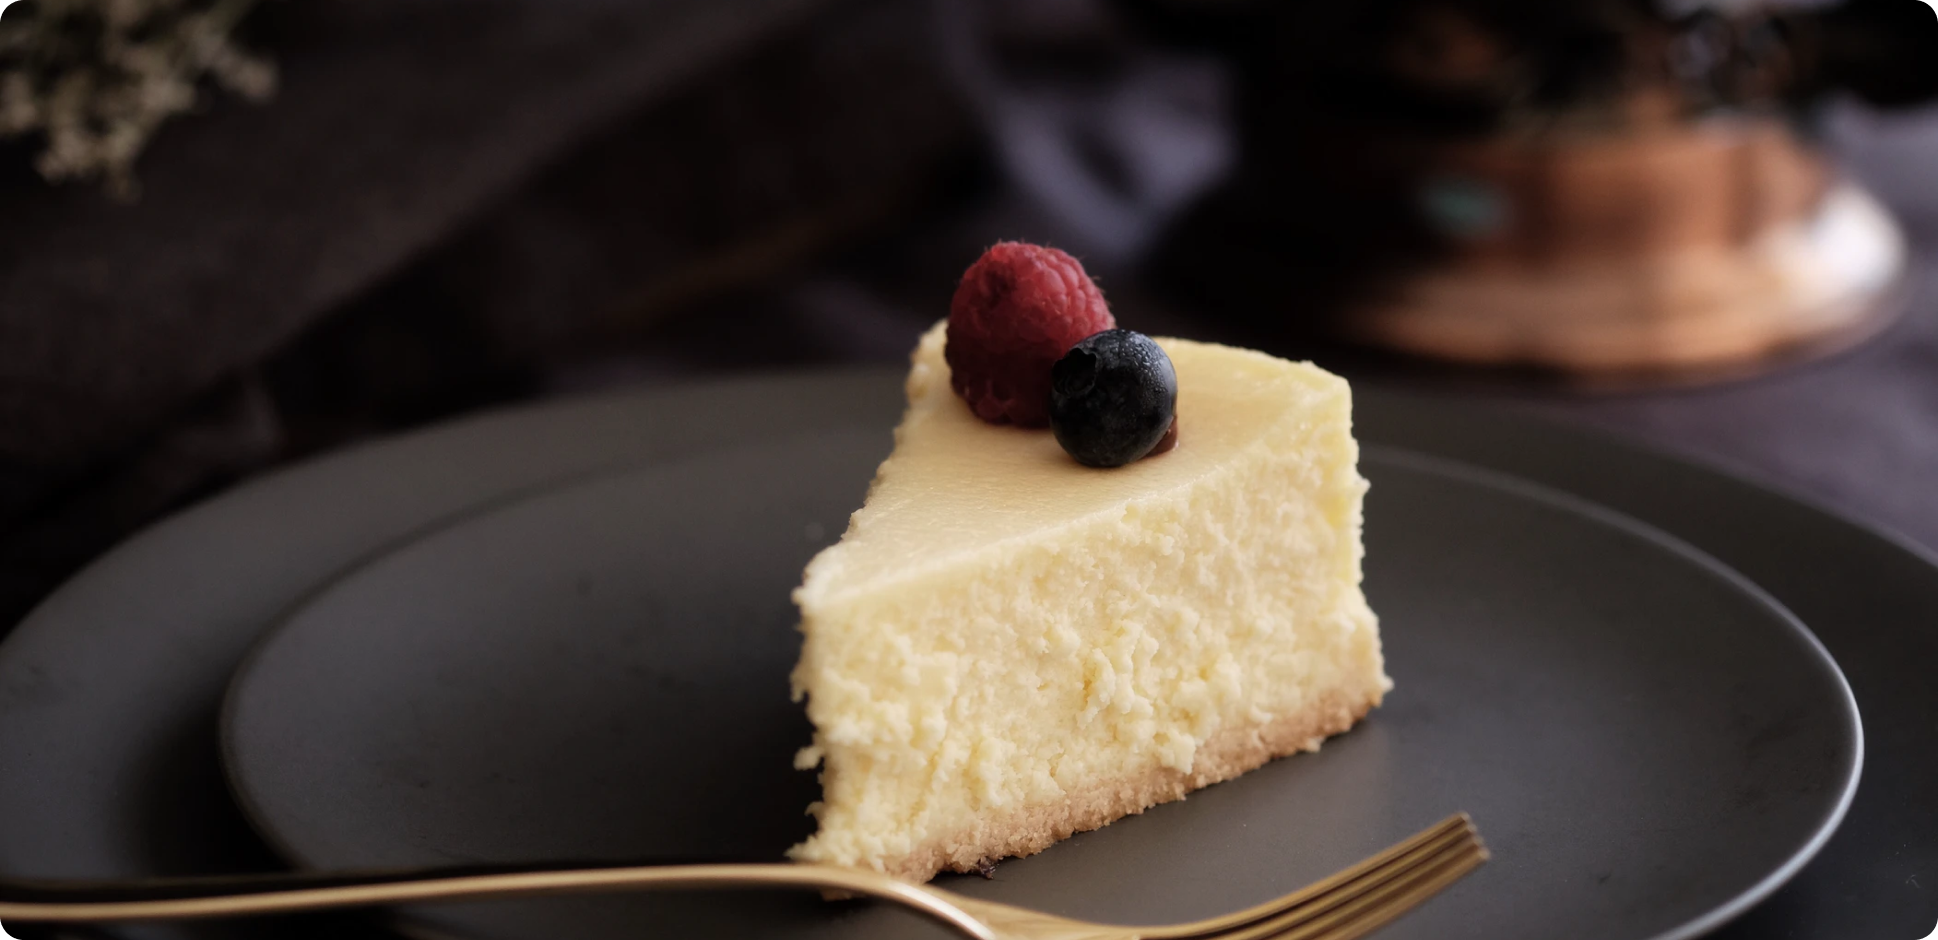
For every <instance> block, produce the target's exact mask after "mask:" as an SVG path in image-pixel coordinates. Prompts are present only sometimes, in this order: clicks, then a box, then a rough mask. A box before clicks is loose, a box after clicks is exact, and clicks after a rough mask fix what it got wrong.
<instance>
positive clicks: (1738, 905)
mask: <svg viewBox="0 0 1938 940" xmlns="http://www.w3.org/2000/svg"><path fill="white" fill-rule="evenodd" d="M747 446H754V445H751V444H741V445H726V446H723V447H718V448H714V449H712V450H709V451H705V452H702V453H698V454H694V455H689V456H688V457H686V458H683V459H682V460H674V461H663V462H656V463H653V464H648V465H642V466H633V467H622V468H612V469H610V470H608V471H605V472H598V473H590V474H584V475H581V476H578V477H575V478H571V479H562V480H559V481H556V482H555V483H553V484H550V485H547V486H544V487H538V488H534V489H532V490H528V491H524V492H521V493H518V494H514V495H510V496H507V497H506V498H503V499H500V500H494V501H492V502H491V503H490V504H489V505H483V504H481V505H479V506H477V507H475V509H474V511H470V512H466V513H463V514H461V515H459V516H456V517H453V518H450V519H448V520H445V521H444V522H443V523H442V524H439V525H436V526H433V527H430V528H428V529H426V530H423V531H420V532H418V533H417V534H415V535H414V536H413V537H411V538H409V539H406V540H402V541H400V542H398V543H395V544H392V545H390V546H388V547H387V548H386V549H384V550H383V551H380V552H377V553H374V554H372V555H370V556H368V557H365V558H363V559H360V560H359V561H358V562H357V563H355V564H353V565H350V566H348V567H346V568H344V569H342V570H340V571H338V572H336V573H335V574H334V575H332V576H331V577H330V578H328V579H326V581H325V582H324V583H322V584H320V585H319V586H318V587H317V588H316V589H315V590H314V591H311V592H309V593H307V594H306V595H305V596H304V597H303V598H301V599H299V600H298V601H296V602H294V603H292V604H291V605H289V607H287V608H286V609H285V610H284V611H283V612H282V613H281V614H280V615H279V616H278V617H277V618H276V619H275V620H274V622H272V623H270V624H268V625H267V626H265V627H264V628H263V630H262V632H261V633H260V634H259V635H258V636H257V637H256V639H255V641H254V643H253V644H252V645H251V648H250V651H249V653H248V654H247V656H245V657H244V659H243V660H242V661H241V662H240V663H239V664H238V666H237V668H236V670H235V671H234V672H233V673H231V675H230V677H229V681H228V683H227V685H226V686H225V688H224V691H223V703H222V709H221V712H220V718H219V721H220V724H219V727H218V731H217V733H218V735H219V740H220V746H221V755H222V763H223V768H222V769H223V779H224V781H225V782H226V784H227V786H228V787H229V794H230V796H231V798H232V799H233V800H234V801H235V802H236V804H237V806H238V807H239V808H240V809H241V810H242V812H243V814H244V816H245V818H246V819H247V820H248V822H249V825H250V827H251V829H252V830H253V831H254V832H255V833H256V835H257V836H258V837H259V838H261V839H262V840H263V841H264V842H265V843H267V844H269V845H270V847H271V848H272V850H274V851H275V852H276V854H277V855H278V856H280V857H281V858H282V859H283V860H285V861H286V862H289V863H291V864H292V865H296V866H299V867H310V866H312V865H314V862H313V861H312V860H309V859H306V858H305V855H306V853H304V852H302V851H299V850H298V849H297V848H296V846H295V845H293V844H292V843H290V842H289V841H288V840H287V839H285V838H284V835H285V834H284V833H282V832H280V831H279V830H278V829H277V827H276V826H275V825H274V824H273V822H272V820H271V819H270V818H269V816H268V814H266V813H265V812H264V811H263V807H262V805H261V803H260V802H259V801H258V800H257V799H255V797H254V794H253V793H252V791H251V789H250V787H249V786H248V785H247V783H246V782H245V777H246V774H244V773H243V772H242V770H241V767H240V764H241V763H242V762H241V761H239V760H238V759H237V758H236V753H237V752H236V728H235V724H236V721H237V709H238V708H239V707H240V706H239V701H240V698H241V696H242V695H243V694H244V692H243V689H244V686H245V685H247V684H248V683H249V682H250V681H251V680H252V678H254V672H255V669H256V667H257V666H258V664H259V661H260V660H261V659H262V658H263V655H264V652H265V651H266V650H267V649H269V648H271V647H273V646H274V645H275V644H276V643H277V642H278V640H279V638H282V637H284V636H285V635H286V634H287V632H288V631H289V630H290V629H291V628H292V626H293V625H294V623H295V622H296V621H298V619H299V618H301V617H302V616H303V615H304V613H305V612H306V611H307V610H309V609H310V608H311V607H312V606H313V605H314V604H316V603H319V602H321V601H322V600H323V599H324V598H325V597H326V596H327V595H329V594H331V593H333V592H334V591H336V590H339V589H341V588H343V587H345V586H346V585H348V584H350V583H352V582H354V581H356V580H357V579H358V578H360V577H362V576H364V575H366V574H367V573H369V572H370V571H372V570H373V569H375V568H377V567H378V566H381V565H383V564H385V563H387V562H389V561H391V560H394V559H395V558H397V557H398V556H400V555H404V554H406V553H409V552H411V551H413V550H414V549H416V548H418V547H420V546H422V545H424V544H425V543H428V542H431V541H434V540H437V539H440V538H445V537H450V536H452V535H453V533H455V532H457V531H459V530H462V529H464V528H467V527H471V526H477V525H488V524H489V522H490V520H491V519H492V518H493V517H495V516H498V515H500V514H502V513H506V512H510V511H515V510H516V509H517V508H518V507H520V506H527V505H531V504H535V503H538V502H541V501H544V500H547V499H552V498H558V497H560V496H563V495H564V494H568V493H571V492H574V491H578V490H583V489H586V488H591V487H597V486H604V485H611V484H613V483H615V482H617V481H618V480H621V479H624V478H627V477H633V476H640V475H649V474H653V473H658V472H664V470H665V469H666V468H668V467H671V466H676V465H678V464H679V463H682V462H686V461H691V460H702V459H706V458H707V457H710V456H715V455H718V454H721V453H724V452H727V451H731V450H734V449H737V448H740V447H747ZM1359 459H1360V466H1361V467H1362V468H1363V467H1364V466H1365V464H1366V463H1367V462H1369V461H1370V462H1375V463H1383V464H1388V465H1392V466H1397V467H1401V468H1407V469H1413V470H1416V471H1421V472H1426V473H1429V474H1431V475H1435V476H1440V477H1443V478H1449V479H1453V480H1457V481H1461V482H1465V483H1468V484H1470V485H1475V486H1479V487H1483V488H1486V489H1490V490H1494V491H1496V492H1501V493H1505V494H1508V495H1511V496H1514V497H1517V498H1520V499H1525V500H1528V501H1531V502H1534V503H1537V504H1540V505H1544V506H1547V507H1550V508H1554V509H1558V510H1560V511H1563V512H1565V513H1568V514H1570V515H1574V516H1577V517H1580V518H1583V519H1586V520H1588V521H1589V522H1591V523H1593V524H1597V525H1600V526H1604V527H1606V528H1609V529H1613V530H1615V531H1617V532H1620V533H1622V534H1624V535H1627V536H1630V537H1633V538H1637V539H1639V540H1641V541H1643V542H1646V543H1648V544H1650V545H1651V546H1653V547H1654V548H1656V549H1658V550H1662V551H1664V552H1666V553H1668V554H1670V555H1672V556H1674V557H1676V558H1677V559H1679V560H1680V561H1682V562H1685V563H1687V564H1690V565H1692V566H1693V567H1695V568H1698V569H1700V570H1701V571H1702V572H1703V573H1704V574H1705V575H1707V576H1708V577H1711V578H1715V579H1717V580H1718V581H1721V582H1722V583H1724V584H1726V585H1728V586H1729V587H1730V588H1731V589H1733V590H1735V591H1736V592H1738V593H1740V594H1742V595H1744V596H1745V597H1747V598H1748V599H1749V600H1751V601H1753V602H1754V603H1755V604H1757V605H1758V606H1760V607H1762V608H1763V609H1764V610H1765V611H1766V612H1767V613H1769V614H1772V615H1774V617H1775V619H1776V620H1777V621H1778V623H1780V624H1781V625H1782V628H1783V629H1784V630H1786V631H1787V632H1788V637H1789V639H1791V640H1792V641H1795V642H1797V643H1798V644H1799V646H1800V652H1801V653H1802V654H1804V655H1805V656H1806V657H1807V658H1808V659H1809V660H1810V661H1812V663H1813V664H1814V665H1815V666H1816V667H1818V669H1819V671H1820V672H1822V673H1823V674H1824V676H1825V678H1827V679H1828V680H1829V689H1828V690H1827V691H1828V692H1830V694H1831V695H1832V696H1833V697H1834V698H1835V700H1836V702H1837V706H1838V714H1837V716H1836V717H1837V718H1838V720H1839V724H1840V725H1841V730H1842V731H1843V732H1844V733H1845V734H1846V735H1847V736H1848V738H1849V740H1850V748H1849V753H1848V755H1847V760H1846V761H1845V763H1844V766H1842V767H1834V768H1832V769H1831V770H1830V775H1831V776H1832V777H1834V778H1835V779H1836V781H1837V782H1836V784H1835V795H1834V797H1833V798H1832V799H1830V800H1829V801H1828V802H1827V809H1826V810H1824V811H1823V814H1822V815H1821V816H1820V817H1819V818H1818V819H1817V820H1816V821H1815V822H1814V824H1813V826H1812V827H1811V829H1810V832H1809V835H1808V836H1807V837H1805V838H1804V839H1803V840H1802V842H1801V843H1800V844H1798V845H1797V846H1796V847H1795V848H1793V849H1791V850H1790V851H1789V853H1788V854H1787V855H1786V856H1785V857H1784V858H1783V859H1782V860H1781V861H1780V862H1778V863H1776V864H1775V865H1774V866H1773V867H1771V868H1770V869H1769V870H1768V871H1767V872H1765V873H1764V874H1763V875H1762V876H1761V877H1760V878H1758V879H1756V880H1755V881H1754V882H1752V883H1751V884H1750V885H1748V886H1746V887H1745V888H1743V889H1742V890H1740V891H1738V892H1737V893H1736V894H1734V895H1733V896H1731V897H1730V898H1728V899H1727V900H1725V901H1722V902H1720V903H1718V904H1716V905H1715V906H1713V907H1711V908H1709V909H1708V910H1707V911H1705V912H1704V913H1702V914H1700V915H1698V916H1696V917H1694V918H1692V919H1690V920H1687V921H1684V922H1683V923H1681V924H1678V925H1675V926H1673V927H1671V928H1669V929H1667V930H1664V931H1661V932H1658V933H1655V934H1652V935H1650V936H1648V937H1647V938H1646V940H1690V938H1694V937H1699V936H1701V935H1703V934H1706V933H1708V932H1710V931H1712V930H1715V929H1717V928H1718V927H1720V926H1722V925H1724V924H1726V923H1728V922H1729V921H1731V920H1733V919H1735V918H1736V917H1739V916H1741V915H1742V914H1743V913H1744V912H1746V911H1748V910H1749V909H1751V908H1753V907H1755V906H1756V905H1757V904H1758V903H1760V902H1762V901H1763V900H1764V899H1766V898H1768V897H1769V896H1770V895H1771V894H1773V893H1775V892H1776V891H1777V890H1779V889H1780V888H1782V886H1783V885H1784V884H1786V883H1788V882H1789V881H1790V879H1792V878H1793V877H1795V876H1796V874H1797V873H1798V872H1800V871H1802V870H1803V868H1804V867H1805V866H1806V865H1808V864H1809V863H1810V861H1811V860H1812V859H1814V858H1815V857H1816V855H1817V854H1818V852H1820V851H1821V850H1822V848H1823V846H1824V845H1825V844H1826V843H1827V842H1829V840H1830V839H1831V837H1832V836H1833V835H1835V833H1836V831H1837V829H1838V827H1839V826H1840V825H1842V823H1843V820H1844V818H1845V816H1846V814H1847V812H1848V811H1849V808H1850V805H1851V803H1852V801H1853V800H1854V799H1855V797H1856V793H1857V790H1858V787H1859V786H1860V783H1861V780H1862V775H1863V767H1864V757H1865V735H1864V725H1863V720H1862V711H1861V708H1860V706H1859V704H1858V702H1857V699H1856V695H1855V693H1854V692H1853V691H1852V689H1851V686H1850V682H1849V679H1848V677H1846V676H1845V675H1844V672H1843V669H1842V667H1841V666H1840V665H1839V664H1838V662H1837V660H1836V658H1835V657H1834V656H1832V655H1831V653H1830V651H1829V649H1828V648H1827V647H1825V646H1824V644H1823V642H1822V641H1821V640H1820V639H1819V638H1818V637H1817V635H1816V634H1815V632H1813V631H1812V630H1811V629H1810V628H1809V626H1808V625H1807V624H1805V623H1804V622H1803V621H1802V620H1801V619H1800V618H1798V617H1797V616H1796V614H1795V613H1794V612H1792V611H1791V610H1790V609H1789V607H1788V606H1786V605H1785V604H1783V603H1782V602H1781V601H1780V600H1779V599H1777V598H1776V597H1775V596H1774V595H1772V594H1771V593H1770V592H1769V591H1767V590H1766V589H1764V588H1763V587H1762V585H1760V584H1757V583H1756V582H1754V581H1752V580H1750V579H1749V578H1748V577H1747V576H1745V575H1744V574H1742V573H1741V572H1740V571H1737V570H1736V569H1735V568H1734V567H1732V566H1730V565H1729V564H1727V563H1726V562H1724V561H1722V560H1721V559H1719V558H1717V557H1715V556H1714V555H1712V554H1711V553H1709V552H1707V551H1705V550H1704V549H1702V548H1700V547H1699V546H1696V545H1695V544H1693V543H1691V542H1689V541H1688V540H1686V539H1683V538H1681V537H1679V536H1676V535H1674V534H1673V533H1670V532H1668V531H1666V530H1664V529H1662V528H1660V527H1658V526H1655V525H1653V524H1650V523H1648V522H1646V521H1643V520H1641V519H1637V518H1635V517H1634V516H1631V515H1629V514H1627V513H1624V512H1621V511H1620V510H1616V509H1614V508H1612V507H1609V506H1606V505H1603V504H1601V503H1598V502H1595V501H1593V500H1590V499H1587V498H1585V497H1581V496H1578V495H1576V494H1574V493H1571V492H1568V491H1565V490H1562V489H1559V488H1556V487H1552V486H1548V485H1546V484H1543V483H1540V482H1538V481H1535V480H1530V479H1527V478H1525V477H1521V476H1519V475H1516V474H1512V473H1507V472H1504V471H1500V470H1494V469H1490V468H1486V467H1481V466H1478V465H1475V464H1472V463H1469V462H1466V461H1462V460H1459V459H1456V458H1451V457H1446V456H1444V455H1438V454H1432V453H1428V452H1423V451H1419V450H1415V449H1413V448H1410V447H1406V446H1402V445H1394V444H1383V443H1364V444H1361V445H1360V455H1359ZM398 916H399V917H403V918H405V919H408V920H410V921H411V922H413V923H421V924H426V925H430V926H433V927H434V928H436V929H438V930H442V931H445V932H446V933H447V935H452V936H455V935H457V934H453V933H450V931H452V930H454V929H455V928H453V927H452V926H451V925H448V924H443V923H441V922H440V919H439V918H437V917H436V916H434V915H433V916H429V917H424V916H421V915H413V914H400V915H398Z"/></svg>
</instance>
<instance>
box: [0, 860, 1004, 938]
mask: <svg viewBox="0 0 1938 940" xmlns="http://www.w3.org/2000/svg"><path fill="white" fill-rule="evenodd" d="M732 888H796V889H804V890H819V891H822V892H824V893H825V892H834V893H847V894H856V895H866V896H868V897H874V898H879V899H881V900H884V901H890V902H893V903H896V904H900V905H903V906H905V907H908V908H910V909H912V910H914V911H916V912H917V913H920V914H924V915H927V916H928V917H931V918H933V919H935V920H937V921H940V922H941V923H942V924H943V925H944V926H947V927H950V928H953V929H955V930H958V931H960V932H961V933H963V934H965V935H967V936H970V937H975V938H979V940H994V937H993V936H992V935H991V934H990V933H989V929H988V928H987V927H985V926H983V924H982V922H981V921H978V920H976V919H975V918H973V917H971V916H969V915H968V914H967V913H965V912H964V911H963V910H962V909H961V908H958V907H956V906H955V905H953V904H950V903H949V902H948V901H946V900H944V899H943V898H942V897H939V896H938V895H936V894H934V893H932V892H929V891H926V890H923V889H921V888H919V887H917V886H915V885H911V884H907V883H905V882H901V881H897V880H895V879H894V878H890V877H889V876H887V875H884V874H881V873H879V872H874V871H867V870H863V869H854V868H837V867H834V866H831V865H789V864H697V865H632V866H624V867H595V868H570V869H560V868H545V869H535V868H523V869H475V868H474V869H436V870H430V871H423V870H419V871H407V872H375V873H365V874H356V873H352V874H330V873H325V874H311V873H294V872H293V873H277V874H268V875H240V876H231V877H215V878H169V879H153V880H145V881H120V882H64V881H24V880H10V879H9V880H0V921H19V922H28V923H35V922H38V923H55V922H65V923H73V922H89V921H129V920H185V919H191V918H210V917H239V916H247V915H259V914H288V913H295V912H299V911H319V910H327V909H332V908H345V907H375V906H381V905H390V904H408V903H419V902H425V901H452V900H460V899H476V898H502V897H519V896H533V895H547V894H592V893H600V892H620V891H671V890H693V889H713V890H720V889H732Z"/></svg>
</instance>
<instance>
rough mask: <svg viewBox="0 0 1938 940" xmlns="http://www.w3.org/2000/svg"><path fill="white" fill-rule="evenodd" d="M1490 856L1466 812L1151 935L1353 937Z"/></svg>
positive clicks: (1256, 939) (1278, 939)
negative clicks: (1316, 878)
mask: <svg viewBox="0 0 1938 940" xmlns="http://www.w3.org/2000/svg"><path fill="white" fill-rule="evenodd" d="M1485 861H1487V847H1486V846H1484V845H1482V844H1481V841H1480V833H1479V832H1478V831H1476V830H1475V829H1474V824H1473V820H1471V819H1469V818H1468V817H1467V814H1466V813H1460V814H1457V815H1454V816H1449V817H1448V818H1446V819H1444V820H1442V821H1441V822H1439V823H1438V824H1436V825H1434V826H1433V827H1432V828H1430V829H1427V830H1426V831H1424V832H1421V833H1420V834H1418V835H1416V836H1413V837H1412V838H1410V839H1407V840H1406V841H1404V842H1401V843H1400V844H1398V845H1395V846H1393V847H1392V848H1390V849H1387V850H1386V851H1384V852H1381V853H1379V854H1378V855H1375V856H1373V857H1371V858H1368V859H1366V860H1365V861H1363V862H1360V863H1359V864H1357V865H1354V866H1353V867H1351V868H1348V869H1346V870H1345V871H1342V872H1340V873H1338V874H1336V875H1333V876H1332V877H1330V878H1327V879H1325V880H1324V881H1320V882H1317V883H1315V884H1312V885H1309V886H1307V887H1305V888H1301V889H1300V890H1298V891H1294V892H1292V893H1291V894H1288V895H1286V896H1284V897H1281V898H1277V899H1275V900H1272V901H1268V902H1266V903H1264V904H1261V905H1259V906H1257V907H1254V908H1251V909H1249V910H1244V911H1239V912H1238V913H1235V914H1232V915H1230V916H1227V917H1222V918H1219V919H1218V920H1216V921H1212V922H1206V923H1200V924H1195V925H1192V927H1191V929H1190V930H1189V932H1179V933H1163V932H1152V933H1148V934H1145V937H1146V938H1148V940H1188V938H1204V940H1268V938H1269V940H1352V938H1355V937H1361V936H1364V935H1366V934H1367V933H1368V932H1370V931H1372V930H1375V929H1377V928H1379V927H1381V926H1383V925H1385V924H1386V923H1388V922H1390V921H1392V920H1393V919H1394V918H1396V917H1399V916H1400V915H1401V914H1404V913H1406V912H1407V911H1409V910H1412V909H1413V908H1414V907H1415V906H1417V905H1419V904H1420V902H1422V901H1425V900H1426V899H1427V898H1430V897H1432V896H1433V895H1435V894H1437V893H1439V892H1440V890H1441V889H1443V888H1445V887H1446V886H1447V885H1449V884H1452V883H1453V882H1455V881H1457V880H1459V879H1460V878H1461V876H1463V875H1466V874H1467V873H1468V872H1470V871H1473V870H1474V869H1475V868H1478V867H1479V866H1480V864H1481V863H1482V862H1485Z"/></svg>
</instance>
